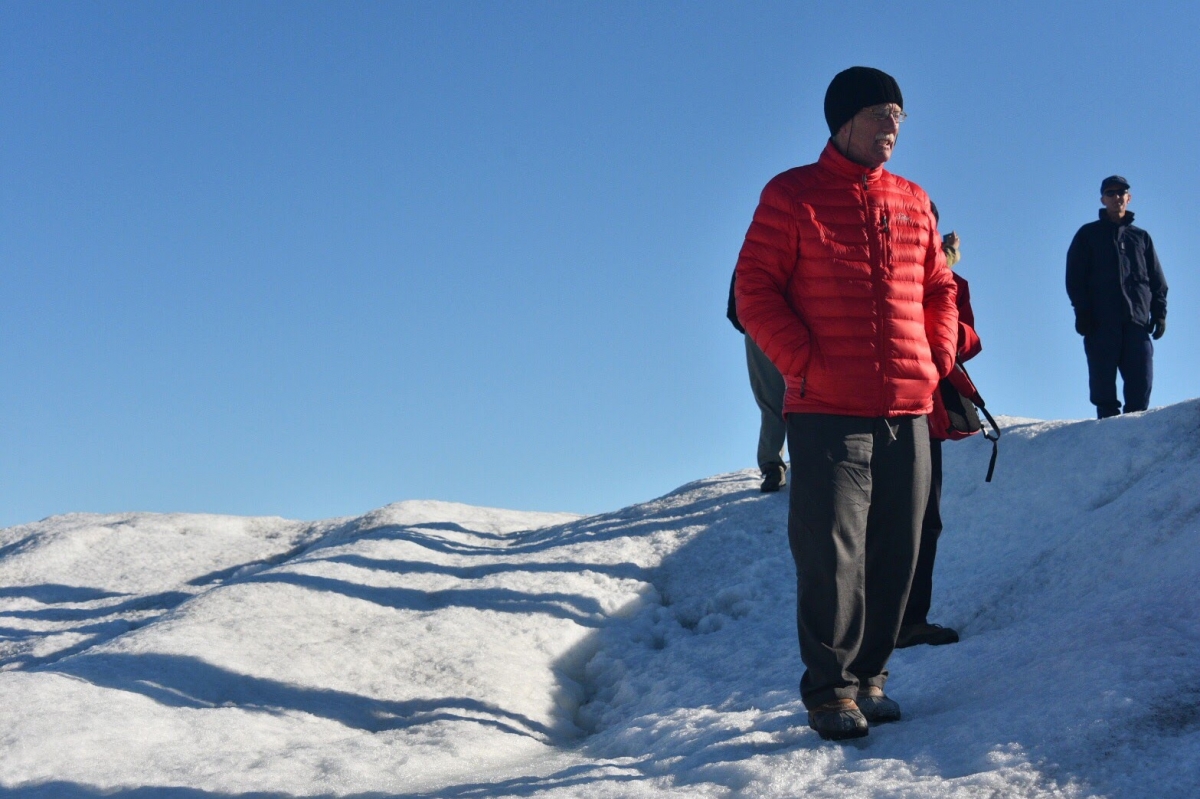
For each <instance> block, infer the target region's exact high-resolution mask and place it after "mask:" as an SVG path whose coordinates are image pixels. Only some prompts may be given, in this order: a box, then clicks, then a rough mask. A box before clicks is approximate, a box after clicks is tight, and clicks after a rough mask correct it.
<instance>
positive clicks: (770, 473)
mask: <svg viewBox="0 0 1200 799" xmlns="http://www.w3.org/2000/svg"><path fill="white" fill-rule="evenodd" d="M762 473H763V481H762V485H761V486H759V487H758V490H759V491H761V492H763V493H764V494H770V493H772V492H774V491H778V490H779V489H781V488H783V487H784V486H785V485H787V467H786V466H782V465H780V466H768V467H767V468H765V469H763V470H762Z"/></svg>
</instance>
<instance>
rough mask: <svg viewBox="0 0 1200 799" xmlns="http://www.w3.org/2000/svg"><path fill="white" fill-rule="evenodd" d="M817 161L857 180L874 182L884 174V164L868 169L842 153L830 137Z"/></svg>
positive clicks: (836, 173) (834, 171) (829, 168)
mask: <svg viewBox="0 0 1200 799" xmlns="http://www.w3.org/2000/svg"><path fill="white" fill-rule="evenodd" d="M817 163H818V164H820V165H821V166H822V167H823V168H825V169H828V170H829V171H830V172H833V173H834V174H835V175H840V176H842V177H845V178H849V179H850V180H853V181H855V182H860V181H863V180H864V179H865V181H866V182H868V183H874V182H875V181H876V180H879V178H880V177H881V176H882V175H883V166H882V165H880V166H877V167H875V168H874V169H868V168H867V167H865V166H863V165H862V164H856V163H855V162H853V161H851V160H850V159H849V158H847V157H846V156H844V155H842V153H841V151H839V150H838V148H837V147H836V146H835V145H834V143H833V139H830V140H829V141H828V142H827V143H826V144H825V149H824V150H823V151H821V157H820V158H818V159H817Z"/></svg>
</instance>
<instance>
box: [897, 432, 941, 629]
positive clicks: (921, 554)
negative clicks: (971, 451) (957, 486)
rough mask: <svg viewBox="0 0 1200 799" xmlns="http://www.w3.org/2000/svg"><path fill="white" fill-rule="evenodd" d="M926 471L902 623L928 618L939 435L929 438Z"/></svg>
mask: <svg viewBox="0 0 1200 799" xmlns="http://www.w3.org/2000/svg"><path fill="white" fill-rule="evenodd" d="M929 472H930V475H929V504H927V505H926V506H925V521H924V522H922V523H921V548H920V550H919V551H918V553H917V570H916V571H914V572H913V579H912V589H911V590H910V591H909V592H908V606H907V607H905V609H904V621H903V622H902V626H904V627H908V626H909V625H911V624H922V623H925V622H927V621H929V604H930V602H932V600H933V562H934V560H936V559H937V545H938V538H939V537H940V536H941V534H942V442H941V440H940V439H936V438H931V439H929Z"/></svg>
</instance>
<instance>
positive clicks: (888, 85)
mask: <svg viewBox="0 0 1200 799" xmlns="http://www.w3.org/2000/svg"><path fill="white" fill-rule="evenodd" d="M881 103H895V104H896V105H898V106H900V107H901V108H904V96H903V95H901V94H900V85H899V84H898V83H896V79H895V78H893V77H892V76H891V75H889V74H887V73H886V72H882V71H880V70H878V69H873V68H871V67H850V69H844V70H842V71H841V72H839V73H838V74H836V75H834V76H833V80H832V81H830V82H829V88H828V89H826V90H825V121H826V122H827V123H829V135H831V136H836V135H837V132H838V131H839V130H841V129H842V125H845V124H846V123H847V122H849V121H850V118H851V117H853V116H854V115H855V114H857V113H858V112H859V111H861V110H863V109H864V108H869V107H870V106H873V105H880V104H881Z"/></svg>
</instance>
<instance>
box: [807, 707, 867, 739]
mask: <svg viewBox="0 0 1200 799" xmlns="http://www.w3.org/2000/svg"><path fill="white" fill-rule="evenodd" d="M808 726H810V727H812V728H813V729H814V730H816V731H817V735H820V736H821V737H822V738H823V739H825V740H826V741H845V740H847V739H850V738H861V737H863V736H864V735H866V734H867V733H868V732H869V729H868V728H867V718H866V716H864V715H863V714H862V711H861V710H859V709H858V705H856V704H855V703H854V700H853V699H835V700H833V701H832V702H826V703H825V704H823V705H821V706H820V707H815V708H813V709H812V710H810V711H808Z"/></svg>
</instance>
